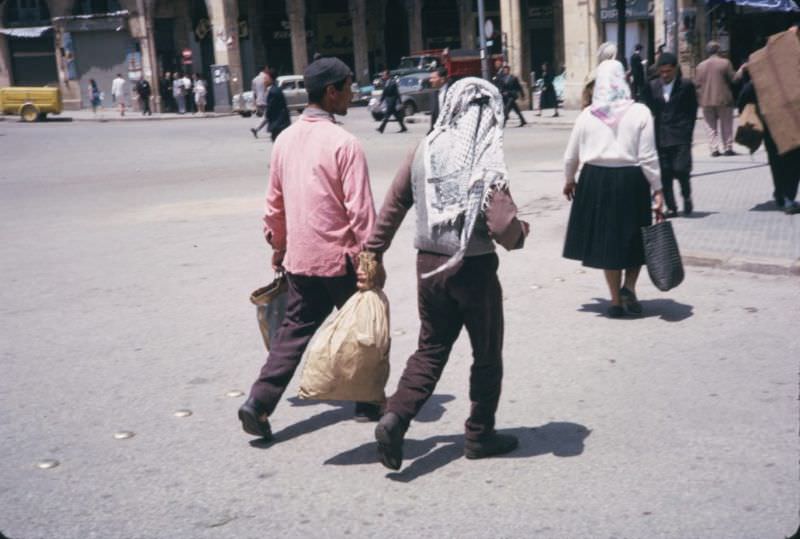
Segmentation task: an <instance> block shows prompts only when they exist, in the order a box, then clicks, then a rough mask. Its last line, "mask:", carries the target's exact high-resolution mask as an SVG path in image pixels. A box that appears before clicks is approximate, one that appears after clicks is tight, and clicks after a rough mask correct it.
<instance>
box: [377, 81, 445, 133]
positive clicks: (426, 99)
mask: <svg viewBox="0 0 800 539" xmlns="http://www.w3.org/2000/svg"><path fill="white" fill-rule="evenodd" d="M430 79H431V74H430V73H428V72H425V73H412V74H410V75H406V76H404V77H399V78H398V79H397V86H398V89H399V90H400V106H401V107H402V109H403V115H404V116H411V115H412V114H415V113H417V112H430V111H431V110H432V109H433V100H434V99H435V98H436V90H435V89H434V88H432V87H431V81H430ZM381 94H382V90H375V91H373V92H372V97H371V98H370V100H369V105H367V109H368V110H369V112H370V114H372V118H373V119H375V121H378V122H379V121H381V120H383V115H384V110H383V104H382V103H381Z"/></svg>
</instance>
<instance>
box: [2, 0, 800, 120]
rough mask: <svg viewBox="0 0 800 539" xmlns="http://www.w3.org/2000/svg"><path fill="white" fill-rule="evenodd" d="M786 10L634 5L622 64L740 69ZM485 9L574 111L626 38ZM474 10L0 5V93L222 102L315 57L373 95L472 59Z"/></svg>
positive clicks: (527, 0)
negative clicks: (166, 79)
mask: <svg viewBox="0 0 800 539" xmlns="http://www.w3.org/2000/svg"><path fill="white" fill-rule="evenodd" d="M781 2H782V3H783V4H784V5H786V6H796V4H795V3H794V0H763V4H764V7H762V8H754V7H748V6H739V5H738V3H744V2H743V1H742V2H738V1H736V0H733V1H732V0H727V1H725V0H627V3H626V18H627V23H626V27H625V36H626V55H625V56H626V57H630V54H631V53H632V49H633V47H634V45H636V44H641V45H642V46H643V48H644V57H645V58H648V59H649V60H650V61H652V60H653V58H654V53H655V50H656V49H657V47H658V46H659V45H661V44H664V45H665V46H666V48H667V50H677V52H678V53H679V58H680V61H681V64H682V68H683V72H684V73H685V74H688V75H689V76H691V75H692V74H693V72H694V67H695V66H696V65H697V63H698V62H699V61H701V60H702V58H703V54H702V51H703V49H704V47H705V44H706V42H707V41H708V40H709V39H716V40H718V41H720V43H721V44H722V46H723V50H724V51H725V52H726V54H729V55H730V56H731V58H732V59H733V60H734V62H735V63H740V62H742V61H744V59H746V57H747V55H748V54H749V53H750V52H752V51H753V50H755V49H756V48H758V47H760V46H762V45H763V43H764V41H765V39H766V37H767V36H769V35H770V34H772V33H775V32H778V31H781V30H783V29H785V28H786V27H787V25H788V23H790V22H793V21H796V20H798V14H797V12H791V11H790V12H786V11H782V12H778V11H776V10H775V9H776V8H775V6H776V5H777V4H780V3H781ZM747 3H749V4H753V3H758V0H748V1H747ZM484 4H485V12H486V18H487V19H488V20H490V21H491V25H489V26H490V27H489V28H487V29H488V30H490V31H491V33H490V35H487V40H488V46H489V49H490V52H491V53H493V54H496V53H502V54H503V55H504V56H505V58H506V61H507V62H508V63H509V65H510V66H511V70H512V72H513V73H514V74H515V75H517V76H518V77H519V78H520V80H521V81H522V82H523V83H524V84H526V85H528V84H530V83H531V82H532V81H533V80H534V79H535V78H536V76H537V74H538V73H540V72H541V66H542V64H544V63H548V64H549V65H550V66H552V67H551V69H554V70H555V71H556V72H563V73H564V74H565V81H566V82H565V101H566V105H567V106H578V105H579V103H580V96H581V91H582V88H583V85H584V83H585V80H586V78H587V77H588V76H589V75H590V73H591V71H592V70H593V69H594V67H595V63H596V60H595V52H596V50H597V48H598V46H599V45H600V43H602V42H603V41H616V39H617V13H616V8H615V6H616V2H615V0H571V1H566V0H485V1H484ZM770 6H771V8H770ZM766 8H770V9H766ZM477 12H478V9H477V0H0V86H4V85H11V84H15V85H42V84H51V85H55V84H57V85H59V86H60V87H61V89H62V93H63V95H64V99H65V106H66V107H67V108H79V107H85V106H88V92H87V90H86V88H87V85H88V81H89V79H95V80H96V81H97V82H98V84H99V85H100V87H101V89H102V90H104V91H105V93H106V94H107V96H108V95H110V91H109V90H110V85H111V80H112V79H113V78H114V76H115V75H116V73H122V74H123V75H124V76H126V77H127V78H128V79H129V80H131V81H136V80H138V79H140V78H142V77H144V78H147V79H148V80H150V82H151V85H152V87H153V88H154V89H155V88H158V87H159V79H160V77H161V76H162V75H163V74H164V73H166V72H169V73H174V72H189V73H199V74H202V75H204V76H205V77H206V79H207V80H209V81H210V83H211V84H210V85H209V86H210V91H211V93H212V94H213V93H214V92H215V91H218V92H220V96H222V97H225V96H226V95H227V94H228V93H236V92H238V91H241V90H242V89H249V87H250V80H251V79H252V78H253V76H255V74H256V73H257V72H258V71H259V70H260V69H261V68H262V67H263V66H265V65H269V66H270V67H273V68H275V69H277V70H278V71H279V73H281V74H289V73H302V72H303V69H304V68H305V66H306V65H307V64H308V62H309V60H310V59H311V58H312V57H313V56H314V55H315V54H321V55H323V56H327V55H334V56H338V57H340V58H341V59H342V60H344V61H345V62H346V63H348V64H349V65H350V66H351V67H352V69H353V72H354V74H355V76H356V79H357V81H358V82H359V83H361V84H368V83H369V81H370V80H372V78H373V77H374V76H375V74H376V73H377V72H378V71H379V70H380V69H382V68H384V67H389V68H393V67H395V66H396V65H397V64H398V63H399V61H400V59H401V57H402V56H404V55H407V54H409V53H411V52H414V51H421V50H427V49H439V48H445V47H450V48H475V47H476V46H477V44H478V14H477ZM223 89H224V92H223V91H222V90H223ZM156 93H157V92H156ZM223 94H225V95H223ZM210 97H212V99H210V100H209V101H210V103H211V104H213V103H214V100H213V95H212V96H210ZM107 100H108V99H107ZM227 106H229V104H228V105H227ZM225 107H226V98H225V99H223V98H221V99H220V100H218V102H217V110H224V109H225Z"/></svg>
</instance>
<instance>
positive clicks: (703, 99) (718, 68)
mask: <svg viewBox="0 0 800 539" xmlns="http://www.w3.org/2000/svg"><path fill="white" fill-rule="evenodd" d="M719 49H720V47H719V43H718V42H716V41H709V42H708V45H706V52H707V53H708V58H706V59H705V60H703V61H702V62H700V63H699V64H698V65H697V71H696V75H695V86H697V95H698V101H699V102H700V106H701V107H702V108H703V119H704V120H705V123H706V129H707V131H708V138H709V140H710V142H709V146H710V150H711V156H712V157H719V156H720V155H723V154H722V153H720V151H724V152H725V153H724V155H736V152H734V151H733V106H734V100H733V85H734V83H736V82H738V81H739V80H740V79H741V76H742V75H741V71H738V72H734V71H733V65H732V64H731V61H730V60H728V59H727V58H723V57H722V56H720V55H719Z"/></svg>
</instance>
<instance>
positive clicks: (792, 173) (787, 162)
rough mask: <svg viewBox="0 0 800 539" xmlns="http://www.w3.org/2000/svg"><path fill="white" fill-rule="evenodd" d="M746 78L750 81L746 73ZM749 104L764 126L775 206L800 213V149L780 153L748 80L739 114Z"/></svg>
mask: <svg viewBox="0 0 800 539" xmlns="http://www.w3.org/2000/svg"><path fill="white" fill-rule="evenodd" d="M744 78H747V79H749V77H747V76H746V73H745V77H744ZM749 104H752V105H755V107H756V111H757V113H758V115H759V117H760V118H761V123H762V124H763V126H764V148H765V149H766V150H767V160H768V162H769V170H770V173H771V174H772V186H773V191H772V197H773V199H774V200H775V205H776V207H777V208H778V209H779V210H782V211H783V212H784V213H787V214H789V215H792V214H795V213H800V203H798V202H797V200H796V199H797V188H798V184H800V148H796V149H794V150H791V151H789V152H787V153H785V154H783V155H780V154H779V153H778V146H777V145H776V144H775V139H774V138H772V134H771V133H770V130H769V125H768V124H767V121H766V118H764V117H763V116H762V115H761V109H760V108H759V103H758V94H757V93H756V87H755V85H754V84H753V81H751V80H747V82H746V83H745V85H744V87H743V88H742V92H741V93H740V94H739V100H738V101H737V106H738V108H739V114H741V113H742V110H744V107H745V106H747V105H749Z"/></svg>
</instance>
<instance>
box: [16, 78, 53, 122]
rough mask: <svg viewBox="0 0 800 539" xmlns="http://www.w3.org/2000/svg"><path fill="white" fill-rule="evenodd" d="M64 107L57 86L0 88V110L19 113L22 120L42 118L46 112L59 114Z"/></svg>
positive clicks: (28, 120) (31, 120)
mask: <svg viewBox="0 0 800 539" xmlns="http://www.w3.org/2000/svg"><path fill="white" fill-rule="evenodd" d="M63 108H64V103H63V100H62V99H61V90H60V89H59V88H49V87H46V86H45V87H27V86H9V87H7V88H0V111H2V112H3V114H13V115H19V117H20V118H22V121H24V122H35V121H36V120H44V119H45V117H46V116H47V115H48V114H61V111H62V110H63Z"/></svg>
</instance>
